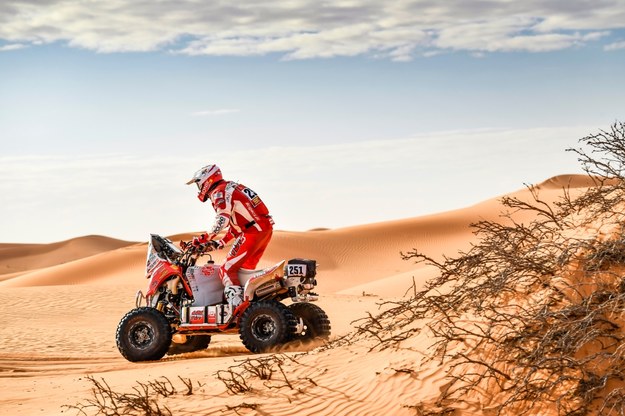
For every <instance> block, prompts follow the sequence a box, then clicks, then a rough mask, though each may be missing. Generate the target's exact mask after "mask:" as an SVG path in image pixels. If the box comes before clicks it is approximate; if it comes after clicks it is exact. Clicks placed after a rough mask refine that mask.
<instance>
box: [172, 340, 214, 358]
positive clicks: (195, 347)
mask: <svg viewBox="0 0 625 416" xmlns="http://www.w3.org/2000/svg"><path fill="white" fill-rule="evenodd" d="M210 342H211V336H210V335H187V339H186V341H185V342H173V341H172V343H171V345H170V346H169V349H168V350H167V355H176V354H184V353H187V352H194V351H200V350H205V349H206V348H208V344H210Z"/></svg>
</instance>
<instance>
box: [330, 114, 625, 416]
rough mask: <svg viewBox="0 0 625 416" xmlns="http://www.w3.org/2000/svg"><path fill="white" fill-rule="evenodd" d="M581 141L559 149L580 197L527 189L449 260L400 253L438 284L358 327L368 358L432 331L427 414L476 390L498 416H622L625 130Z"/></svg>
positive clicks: (386, 306) (506, 201)
mask: <svg viewBox="0 0 625 416" xmlns="http://www.w3.org/2000/svg"><path fill="white" fill-rule="evenodd" d="M580 142H581V144H582V147H581V148H577V149H569V151H572V152H574V153H576V154H577V156H578V160H579V161H580V162H581V164H582V167H583V169H584V170H585V172H586V173H587V174H588V181H589V183H590V185H591V186H589V187H588V188H587V189H588V190H587V191H585V192H583V193H581V194H580V192H579V189H573V188H570V187H564V188H563V190H562V195H561V197H560V198H559V199H558V200H557V201H556V202H548V201H546V200H543V199H541V189H540V188H539V187H534V186H528V189H529V191H530V193H531V195H532V197H533V198H531V199H529V200H522V199H520V198H513V197H506V198H503V199H502V201H501V202H502V204H503V206H504V207H505V212H504V213H502V219H501V220H500V221H481V222H479V223H476V224H473V225H472V226H473V227H474V232H475V234H476V237H477V239H476V241H477V242H476V243H474V244H473V245H472V246H471V248H470V249H469V250H468V251H466V252H460V253H459V255H458V256H457V257H454V258H447V257H445V258H443V259H442V260H435V259H434V258H432V257H430V256H428V255H426V254H423V253H421V252H419V251H417V250H413V251H410V252H407V253H402V256H403V258H404V259H406V260H412V261H415V262H417V263H424V264H427V265H430V266H434V267H436V268H437V269H438V276H437V277H436V278H434V279H432V280H430V281H428V282H427V283H426V284H425V287H424V288H423V289H422V290H420V291H417V290H416V287H413V288H412V291H413V292H412V295H411V296H410V297H409V298H408V297H406V298H404V299H403V300H399V301H392V302H385V303H383V304H382V305H381V306H383V312H381V313H380V314H379V315H377V316H373V315H369V316H368V317H367V318H365V319H362V320H360V321H357V329H358V330H357V331H356V333H355V335H353V337H363V336H365V337H368V338H370V339H372V340H374V341H375V342H374V343H373V344H372V345H373V346H372V349H384V348H390V347H394V348H395V347H401V346H402V345H403V344H405V342H406V341H407V340H409V339H410V338H411V337H413V336H415V335H416V334H418V333H420V332H421V331H423V330H424V329H427V330H429V331H430V332H431V334H432V336H433V337H434V339H435V344H434V354H433V357H434V358H436V359H439V360H440V361H441V364H442V365H444V366H445V368H447V369H448V377H449V379H450V380H449V383H448V384H447V387H446V388H445V389H444V391H443V392H442V393H441V395H440V397H439V398H438V400H437V401H436V403H431V404H430V407H431V409H438V410H436V411H433V410H431V411H428V413H427V414H450V412H451V411H452V409H453V407H454V404H458V403H459V402H462V401H472V400H475V401H480V402H482V403H486V402H487V400H488V398H487V397H486V396H485V395H483V392H484V391H487V392H488V396H493V397H495V400H494V401H493V402H492V403H490V404H488V406H489V407H490V408H492V409H493V410H494V411H495V413H496V414H499V415H516V414H520V413H521V412H523V413H528V414H541V415H542V414H547V413H553V414H558V415H570V416H573V415H587V414H598V415H625V382H624V378H625V345H624V344H623V340H624V338H625V333H624V331H623V325H625V319H624V317H625V277H624V276H625V176H624V175H625V124H624V123H615V124H614V125H612V126H611V128H610V130H608V131H600V132H599V133H598V134H593V135H590V136H587V137H584V138H582V139H581V140H580ZM576 194H577V195H576ZM520 212H521V213H532V214H533V215H532V216H531V217H532V218H533V220H531V221H519V220H515V218H520V217H519V216H518V215H517V214H519V213H520ZM353 340H354V338H351V339H342V340H341V341H339V342H352V341H353ZM418 406H419V408H420V409H425V408H424V407H423V404H419V405H418ZM423 411H425V410H422V412H423Z"/></svg>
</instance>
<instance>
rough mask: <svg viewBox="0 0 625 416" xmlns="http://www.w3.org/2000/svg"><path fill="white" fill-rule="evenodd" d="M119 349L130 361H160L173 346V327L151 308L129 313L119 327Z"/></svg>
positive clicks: (163, 316)
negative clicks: (170, 346)
mask: <svg viewBox="0 0 625 416" xmlns="http://www.w3.org/2000/svg"><path fill="white" fill-rule="evenodd" d="M116 339H117V349H119V352H120V353H121V354H122V355H123V356H124V357H125V358H126V359H127V360H128V361H133V362H134V361H151V360H160V359H161V358H162V357H163V356H164V355H165V353H166V352H167V349H168V348H169V345H170V344H171V327H170V326H169V322H167V318H165V315H163V314H162V313H161V312H159V311H158V310H156V309H154V308H150V307H141V308H136V309H133V310H131V311H130V312H128V313H127V314H126V315H125V316H124V317H123V318H122V320H121V321H120V322H119V325H117V334H116Z"/></svg>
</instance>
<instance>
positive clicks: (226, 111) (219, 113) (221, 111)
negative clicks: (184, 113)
mask: <svg viewBox="0 0 625 416" xmlns="http://www.w3.org/2000/svg"><path fill="white" fill-rule="evenodd" d="M240 111H241V110H238V109H236V108H221V109H218V110H204V111H196V112H195V113H191V115H192V116H195V117H207V116H209V117H210V116H222V115H225V114H233V113H238V112H240Z"/></svg>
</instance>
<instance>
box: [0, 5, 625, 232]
mask: <svg viewBox="0 0 625 416" xmlns="http://www.w3.org/2000/svg"><path fill="white" fill-rule="evenodd" d="M623 73H625V2H624V1H622V0H602V1H598V2H587V1H581V0H579V1H578V0H574V1H570V0H569V1H536V0H533V1H525V2H508V1H503V0H497V1H494V0H493V1H482V0H480V1H477V0H466V1H449V2H435V1H431V0H414V1H395V2H384V4H382V2H376V1H367V0H353V1H352V0H350V1H339V2H332V3H324V2H318V1H308V0H295V1H293V2H271V1H268V2H264V3H263V4H262V6H258V5H257V2H246V1H229V2H218V1H217V2H205V3H202V2H199V3H198V2H191V1H181V2H173V1H171V2H169V1H162V2H136V1H129V0H112V1H108V2H96V3H93V2H84V1H36V2H35V1H33V2H28V1H20V2H16V1H11V0H10V1H7V2H3V3H2V5H0V143H1V150H0V193H2V195H3V198H2V200H3V203H2V204H0V242H51V241H58V240H63V239H67V238H72V237H75V236H79V235H85V234H104V235H109V236H112V237H117V238H124V239H130V240H143V239H145V236H146V235H147V234H148V233H149V232H161V233H164V234H172V233H177V232H186V231H201V230H203V229H206V228H208V227H209V226H210V223H211V221H212V210H211V208H210V207H209V206H202V204H201V203H199V201H197V199H195V193H194V191H193V190H192V189H191V188H189V187H186V186H185V185H184V182H185V181H186V180H187V179H188V177H190V176H191V175H192V174H193V172H194V171H195V170H197V169H198V168H199V167H201V166H202V165H204V164H207V163H217V164H220V165H221V166H222V168H223V170H224V174H225V175H226V177H227V178H229V179H236V180H239V181H241V182H243V183H246V184H247V185H249V186H251V187H252V188H254V189H255V190H256V191H257V192H258V193H259V194H260V195H261V197H263V199H265V201H266V202H267V204H268V205H269V207H270V209H271V211H272V212H273V213H274V215H275V217H276V221H277V228H279V229H286V230H306V229H309V228H315V227H341V226H348V225H356V224H363V223H368V222H376V221H386V220H391V219H398V218H406V217H412V216H418V215H424V214H429V213H433V212H440V211H445V210H449V209H455V208H460V207H464V206H467V205H471V204H473V203H476V202H479V201H481V200H482V199H486V198H490V197H494V196H497V195H499V194H501V193H504V192H508V191H512V190H515V189H518V188H521V187H522V186H523V184H524V183H533V182H537V181H542V180H543V179H546V178H548V177H549V176H552V175H556V174H560V173H570V172H576V171H579V167H578V165H577V163H576V160H575V157H574V155H572V154H571V153H570V152H565V151H564V149H566V148H568V147H573V146H576V145H577V141H578V139H579V138H581V137H583V136H584V135H586V134H590V133H595V132H596V131H598V130H599V129H607V128H609V125H610V124H611V123H613V122H615V121H616V120H621V121H622V120H623V114H624V112H625V111H624V110H625V104H624V102H623V96H625V82H624V81H623Z"/></svg>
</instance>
